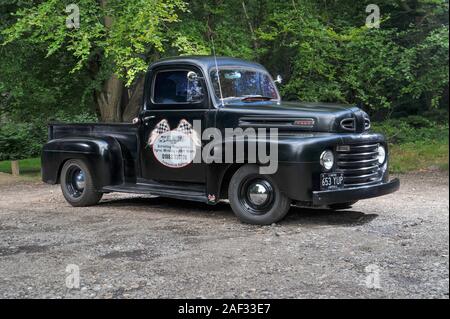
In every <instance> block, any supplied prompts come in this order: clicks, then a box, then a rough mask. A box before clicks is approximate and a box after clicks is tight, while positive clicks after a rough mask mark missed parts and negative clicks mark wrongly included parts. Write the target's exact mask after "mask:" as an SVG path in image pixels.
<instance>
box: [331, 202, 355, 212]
mask: <svg viewBox="0 0 450 319" xmlns="http://www.w3.org/2000/svg"><path fill="white" fill-rule="evenodd" d="M356 203H357V201H356V202H347V203H338V204H331V205H329V207H330V209H332V210H342V209H348V208H352V206H353V205H355V204H356Z"/></svg>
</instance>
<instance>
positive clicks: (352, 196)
mask: <svg viewBox="0 0 450 319" xmlns="http://www.w3.org/2000/svg"><path fill="white" fill-rule="evenodd" d="M399 188H400V180H399V179H398V178H396V179H393V180H392V181H390V182H387V183H381V184H376V185H369V186H363V187H354V188H344V189H338V190H328V191H317V192H313V204H314V205H315V206H323V205H330V204H338V203H346V202H354V201H358V200H360V199H366V198H373V197H378V196H383V195H387V194H390V193H393V192H396V191H398V190H399Z"/></svg>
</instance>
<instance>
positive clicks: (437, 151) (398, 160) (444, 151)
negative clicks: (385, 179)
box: [390, 141, 449, 173]
mask: <svg viewBox="0 0 450 319" xmlns="http://www.w3.org/2000/svg"><path fill="white" fill-rule="evenodd" d="M448 151H449V146H448V141H447V143H445V142H429V143H424V142H417V143H406V144H400V145H395V144H393V145H391V146H390V171H391V172H393V173H407V172H411V171H427V170H444V171H445V170H448V169H449V165H448V157H449V156H448Z"/></svg>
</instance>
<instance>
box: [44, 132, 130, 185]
mask: <svg viewBox="0 0 450 319" xmlns="http://www.w3.org/2000/svg"><path fill="white" fill-rule="evenodd" d="M70 159H81V160H84V161H85V162H86V163H87V164H88V165H89V167H90V169H91V173H92V176H93V179H94V185H95V187H96V188H97V189H101V188H102V187H103V186H109V185H118V184H121V183H123V181H124V169H123V159H122V151H121V147H120V144H119V142H118V141H117V140H116V139H115V138H112V137H107V136H105V137H68V138H61V139H55V140H51V141H50V142H48V143H47V144H45V145H44V147H43V150H42V158H41V160H42V180H43V181H44V182H45V183H48V184H57V183H59V174H60V172H61V168H62V166H63V165H64V163H65V162H66V161H67V160H70Z"/></svg>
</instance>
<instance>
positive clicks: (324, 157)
mask: <svg viewBox="0 0 450 319" xmlns="http://www.w3.org/2000/svg"><path fill="white" fill-rule="evenodd" d="M330 159H331V161H330ZM334 164H335V156H334V153H333V151H332V150H325V151H323V152H322V154H320V165H321V166H322V168H323V169H325V171H327V172H329V171H331V170H332V169H333V167H334Z"/></svg>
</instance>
